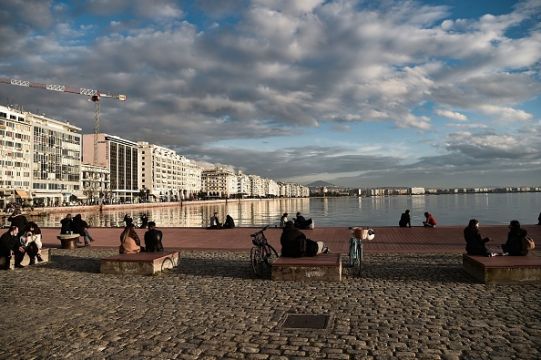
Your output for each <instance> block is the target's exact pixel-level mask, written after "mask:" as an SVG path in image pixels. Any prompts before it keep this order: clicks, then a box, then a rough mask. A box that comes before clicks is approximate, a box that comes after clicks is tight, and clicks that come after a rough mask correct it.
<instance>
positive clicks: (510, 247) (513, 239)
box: [502, 228, 528, 256]
mask: <svg viewBox="0 0 541 360" xmlns="http://www.w3.org/2000/svg"><path fill="white" fill-rule="evenodd" d="M526 235H528V232H527V231H526V230H524V229H521V228H518V229H511V230H510V231H509V234H507V242H506V243H505V244H504V245H502V249H503V251H504V252H506V253H509V255H510V256H525V255H528V249H526V247H525V246H524V238H525V237H526Z"/></svg>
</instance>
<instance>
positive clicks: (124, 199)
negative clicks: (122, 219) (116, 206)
mask: <svg viewBox="0 0 541 360" xmlns="http://www.w3.org/2000/svg"><path fill="white" fill-rule="evenodd" d="M95 136H96V135H95V134H86V135H84V136H83V162H84V163H85V164H92V165H96V166H102V167H106V168H107V169H109V173H110V189H109V194H107V196H106V198H107V199H108V202H110V203H132V202H135V201H138V200H139V193H140V188H139V174H138V167H139V165H138V148H139V146H138V145H137V143H136V142H133V141H129V140H126V139H122V138H120V137H118V136H113V135H108V134H103V133H102V134H97V136H98V137H97V147H96V150H97V154H96V157H94V142H95V139H96V138H95ZM94 159H96V160H95V161H94Z"/></svg>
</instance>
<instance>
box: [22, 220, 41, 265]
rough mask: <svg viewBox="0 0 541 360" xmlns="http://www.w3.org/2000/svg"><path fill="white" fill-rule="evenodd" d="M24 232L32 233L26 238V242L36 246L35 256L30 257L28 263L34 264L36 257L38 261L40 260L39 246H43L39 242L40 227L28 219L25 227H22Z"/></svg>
mask: <svg viewBox="0 0 541 360" xmlns="http://www.w3.org/2000/svg"><path fill="white" fill-rule="evenodd" d="M24 233H25V234H27V233H31V234H32V235H31V237H30V239H27V240H28V243H30V244H31V243H34V244H35V246H36V248H37V250H36V251H35V252H36V255H35V257H30V265H33V264H35V262H36V258H37V260H38V262H42V261H43V258H42V257H41V248H42V247H43V243H42V242H41V240H42V235H41V229H40V228H39V226H38V224H36V223H35V222H33V221H30V222H29V223H28V224H26V228H25V229H24ZM28 256H30V253H29V255H28Z"/></svg>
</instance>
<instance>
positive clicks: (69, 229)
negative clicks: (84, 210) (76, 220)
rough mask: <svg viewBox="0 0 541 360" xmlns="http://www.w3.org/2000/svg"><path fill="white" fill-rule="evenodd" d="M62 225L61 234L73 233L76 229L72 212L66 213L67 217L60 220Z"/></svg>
mask: <svg viewBox="0 0 541 360" xmlns="http://www.w3.org/2000/svg"><path fill="white" fill-rule="evenodd" d="M60 225H61V227H60V234H71V233H73V232H74V231H75V229H74V226H73V218H72V217H71V214H68V215H66V217H65V218H63V219H62V220H60Z"/></svg>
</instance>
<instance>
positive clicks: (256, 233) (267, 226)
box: [250, 225, 270, 237]
mask: <svg viewBox="0 0 541 360" xmlns="http://www.w3.org/2000/svg"><path fill="white" fill-rule="evenodd" d="M269 226H270V225H266V226H265V227H263V229H261V230H259V231H258V232H255V233H253V234H251V235H250V236H251V237H256V236H257V235H259V234H262V233H263V231H265V230H267V229H268V228H269Z"/></svg>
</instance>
